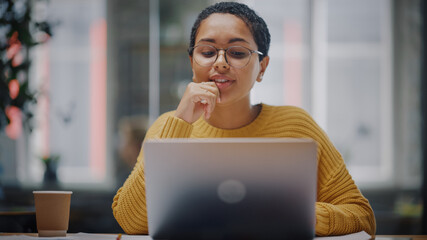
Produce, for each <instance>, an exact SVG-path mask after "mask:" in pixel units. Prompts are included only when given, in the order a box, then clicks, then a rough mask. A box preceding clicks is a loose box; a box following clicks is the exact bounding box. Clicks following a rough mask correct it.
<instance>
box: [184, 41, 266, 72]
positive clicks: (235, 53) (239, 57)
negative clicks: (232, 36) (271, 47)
mask: <svg viewBox="0 0 427 240" xmlns="http://www.w3.org/2000/svg"><path fill="white" fill-rule="evenodd" d="M192 49H193V59H194V61H196V63H197V64H199V65H200V66H203V67H210V66H212V65H213V64H214V63H215V62H216V60H217V59H218V52H219V51H220V50H223V51H224V58H225V61H226V62H227V64H228V65H230V66H232V67H235V68H242V67H245V66H246V65H248V63H249V61H250V59H251V56H252V53H257V54H259V55H263V53H262V52H260V51H256V50H251V49H249V48H245V47H241V46H231V47H228V48H225V49H222V48H220V49H219V48H216V47H214V46H211V45H197V46H195V47H193V48H192Z"/></svg>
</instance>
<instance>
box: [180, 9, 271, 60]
mask: <svg viewBox="0 0 427 240" xmlns="http://www.w3.org/2000/svg"><path fill="white" fill-rule="evenodd" d="M213 13H229V14H232V15H234V16H236V17H239V18H240V19H242V20H243V21H244V22H245V23H246V25H247V26H248V27H249V30H250V31H251V33H252V36H253V38H254V40H255V43H256V44H257V46H258V51H260V52H262V53H263V55H258V56H259V61H261V60H262V59H263V58H264V57H265V56H268V49H269V48H270V32H269V31H268V28H267V24H265V22H264V20H263V19H262V18H261V17H260V16H258V15H257V14H256V13H255V11H254V10H252V9H250V8H249V7H248V6H247V5H245V4H242V3H237V2H219V3H216V4H214V5H211V6H209V7H207V8H205V9H204V10H203V11H202V12H201V13H200V14H199V16H198V17H197V19H196V21H195V22H194V25H193V28H192V29H191V36H190V47H189V48H188V54H190V56H193V47H194V44H195V41H196V34H197V31H198V29H199V27H200V24H201V23H202V21H203V20H205V19H206V18H208V17H209V16H210V15H211V14H213Z"/></svg>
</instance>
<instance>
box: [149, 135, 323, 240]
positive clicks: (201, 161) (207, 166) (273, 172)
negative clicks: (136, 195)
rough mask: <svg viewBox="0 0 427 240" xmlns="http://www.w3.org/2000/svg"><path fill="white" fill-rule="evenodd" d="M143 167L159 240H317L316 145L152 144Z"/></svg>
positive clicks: (279, 141)
mask: <svg viewBox="0 0 427 240" xmlns="http://www.w3.org/2000/svg"><path fill="white" fill-rule="evenodd" d="M144 161H145V181H146V201H147V214H148V227H149V234H150V236H151V237H153V239H312V238H313V237H314V233H315V201H316V187H317V183H316V181H317V145H316V143H315V142H314V141H312V140H308V139H290V138H215V139H157V140H147V141H146V142H145V144H144Z"/></svg>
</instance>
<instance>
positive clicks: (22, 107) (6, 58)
mask: <svg viewBox="0 0 427 240" xmlns="http://www.w3.org/2000/svg"><path fill="white" fill-rule="evenodd" d="M40 2H41V1H39V0H33V1H32V0H22V1H16V0H2V1H0V131H1V130H3V129H4V128H5V127H7V126H8V125H10V124H12V123H13V121H14V120H13V118H14V117H13V116H14V115H16V114H18V115H21V116H20V118H22V119H23V123H26V122H28V120H29V119H31V117H32V114H31V112H30V111H29V109H28V108H27V107H26V105H28V103H35V102H36V97H35V92H33V91H31V90H30V88H29V84H28V70H29V67H30V63H31V61H30V59H29V51H30V49H31V48H32V47H34V46H36V45H38V44H41V43H44V42H46V41H47V40H48V39H49V38H50V36H52V32H51V27H50V24H49V23H48V22H47V19H43V18H36V19H35V18H34V13H35V12H34V11H33V6H35V4H39V3H40ZM44 2H45V1H44ZM18 124H20V122H19V123H18ZM30 130H31V126H30ZM8 135H9V134H8ZM9 137H12V138H13V136H11V135H9Z"/></svg>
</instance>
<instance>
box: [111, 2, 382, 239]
mask: <svg viewBox="0 0 427 240" xmlns="http://www.w3.org/2000/svg"><path fill="white" fill-rule="evenodd" d="M269 44H270V34H269V32H268V28H267V26H266V24H265V22H264V20H263V19H262V18H260V17H259V16H257V15H256V13H255V12H254V11H253V10H251V9H250V8H248V7H247V6H246V5H244V4H240V3H234V2H233V3H231V2H228V3H217V4H215V5H213V6H210V7H208V8H206V9H205V10H203V11H202V12H201V13H200V15H199V16H198V18H197V20H196V22H195V24H194V26H193V29H192V32H191V40H190V48H189V55H190V62H191V66H192V70H193V82H192V83H190V84H189V85H188V86H187V89H186V91H185V93H184V95H183V97H182V99H181V102H180V103H179V105H178V108H177V109H176V111H172V112H168V113H165V114H163V115H162V116H160V117H159V118H158V119H157V120H156V122H155V123H154V124H153V125H152V126H151V128H150V129H149V131H148V132H147V135H146V139H149V138H217V137H291V138H311V139H314V140H315V141H316V142H317V143H318V151H319V152H318V168H319V169H318V193H317V202H316V235H318V236H324V235H342V234H348V233H352V232H358V231H362V230H364V231H366V232H368V233H369V234H374V233H375V219H374V214H373V211H372V209H371V207H370V205H369V202H368V201H367V200H366V199H365V198H364V197H363V196H362V194H361V193H360V191H359V190H358V188H357V186H356V185H355V183H354V182H353V180H352V179H351V176H350V175H349V173H348V171H347V169H346V166H345V164H344V161H343V159H342V157H341V155H340V154H339V152H338V151H337V150H336V149H335V147H334V146H333V144H332V143H331V141H330V140H329V138H328V137H327V136H326V134H325V133H324V132H323V131H322V130H321V129H320V127H319V126H318V125H317V124H316V123H315V122H314V121H313V119H312V118H311V117H310V116H309V115H308V113H306V112H305V111H304V110H302V109H300V108H297V107H291V106H282V107H274V106H269V105H266V104H258V105H251V103H250V91H251V89H252V87H253V85H254V84H255V82H261V81H262V78H263V74H264V72H265V71H266V69H267V66H268V63H269V57H268V49H269ZM143 169H144V166H143V153H142V150H141V152H140V154H139V157H138V160H137V164H136V165H135V167H134V169H133V171H132V173H131V174H130V176H129V177H128V179H127V180H126V182H125V183H124V185H123V187H122V188H120V189H119V190H118V192H117V195H116V196H115V198H114V202H113V205H112V208H113V213H114V216H115V218H116V219H117V221H118V222H119V224H120V225H121V226H122V228H123V229H124V231H125V232H126V233H129V234H147V232H148V229H147V214H146V205H145V182H144V175H143V171H144V170H143Z"/></svg>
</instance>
